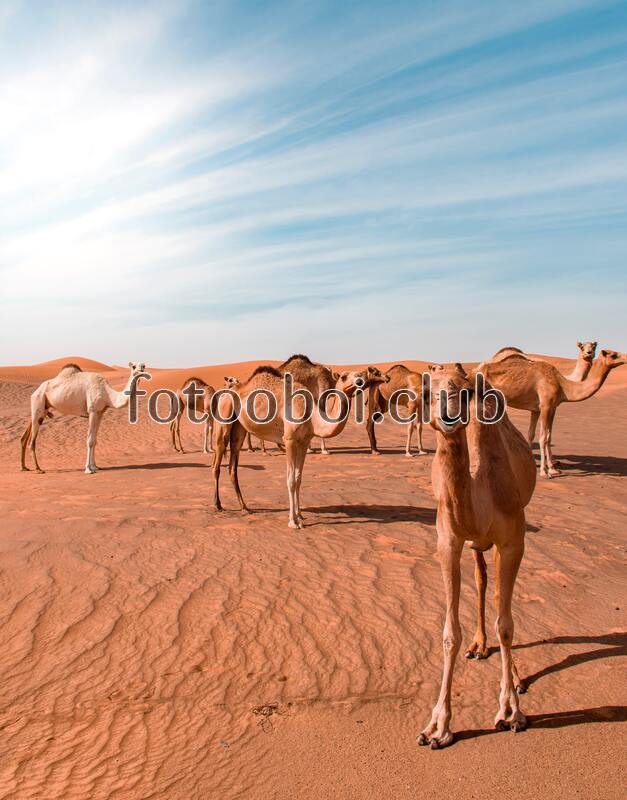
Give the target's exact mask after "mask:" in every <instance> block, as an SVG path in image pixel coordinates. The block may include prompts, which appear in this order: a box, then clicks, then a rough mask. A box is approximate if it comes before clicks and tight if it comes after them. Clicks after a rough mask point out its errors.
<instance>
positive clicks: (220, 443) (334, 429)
mask: <svg viewBox="0 0 627 800" xmlns="http://www.w3.org/2000/svg"><path fill="white" fill-rule="evenodd" d="M381 379H383V376H381ZM375 380H376V378H375V377H374V375H372V374H370V373H369V372H368V370H362V371H361V372H356V371H350V372H343V373H342V374H341V375H339V376H338V378H337V381H336V382H335V385H334V387H333V388H334V389H337V390H339V391H340V392H343V393H344V395H345V396H346V398H345V402H344V400H343V399H342V398H341V397H338V395H337V394H332V395H331V396H330V398H329V397H328V398H327V399H328V402H327V403H326V409H327V417H328V418H329V419H337V420H338V421H336V422H330V421H325V420H324V419H323V417H322V415H321V414H320V411H319V409H318V404H317V402H315V401H314V404H313V406H314V407H313V414H312V416H311V417H310V419H308V420H306V421H303V422H290V421H289V420H286V419H285V395H284V375H283V374H282V373H281V372H279V370H278V369H276V368H275V367H265V366H264V367H257V369H256V370H255V371H254V372H253V373H252V375H251V376H250V378H249V379H248V380H247V381H246V383H244V384H242V385H240V386H239V387H238V388H237V394H238V396H239V398H240V399H241V402H242V412H241V414H240V417H239V419H238V420H236V421H234V422H229V423H219V422H217V421H216V424H217V432H216V449H215V454H214V457H213V477H214V507H215V509H216V511H221V510H222V504H221V502H220V492H219V483H220V465H221V462H222V456H223V454H224V451H225V450H226V446H227V443H228V444H229V445H230V448H231V455H230V460H229V474H230V477H231V481H232V483H233V486H234V488H235V493H236V494H237V499H238V500H239V504H240V507H241V509H242V511H245V512H249V509H248V508H247V506H246V503H245V502H244V498H243V497H242V493H241V490H240V487H239V480H238V475H237V468H238V462H239V452H240V449H241V447H242V444H243V442H244V437H245V435H246V433H247V432H248V433H253V434H254V435H255V436H259V437H260V438H261V439H267V440H268V441H271V442H276V444H278V445H281V444H285V451H286V457H287V489H288V495H289V501H290V512H289V522H288V526H289V527H290V528H302V526H303V518H302V514H301V513H300V485H301V480H302V477H303V467H304V464H305V457H306V455H307V450H308V448H309V445H310V444H311V440H312V438H313V437H314V436H320V437H321V438H323V439H324V438H331V437H333V436H337V435H338V434H340V433H341V432H342V431H343V430H344V428H345V426H346V423H347V421H348V416H349V411H350V403H351V398H352V397H353V396H354V394H355V392H356V391H357V389H358V388H364V389H365V388H367V387H368V386H369V385H370V384H371V383H372V382H374V381H375ZM293 389H294V391H296V390H298V389H306V387H305V386H303V385H302V384H299V383H298V382H296V381H295V382H294V386H293ZM257 390H264V391H268V392H270V393H271V394H272V395H273V396H274V397H275V398H276V405H277V409H276V411H277V413H276V415H275V416H274V418H273V419H272V420H270V421H268V422H263V423H259V422H255V421H253V420H252V419H250V417H249V416H248V415H247V414H246V411H245V408H246V401H247V398H248V397H249V396H250V395H251V394H252V393H253V392H255V391H257ZM264 403H265V400H264V401H260V405H259V406H257V405H256V406H255V408H256V409H257V408H259V412H258V413H260V416H263V412H265V406H264ZM262 409H263V411H262ZM219 411H220V415H221V416H222V418H224V419H226V418H228V417H229V414H231V413H232V411H233V399H232V398H231V397H229V396H228V395H223V396H222V397H221V398H220V402H219ZM304 412H305V400H304V398H303V396H302V395H297V396H296V397H295V398H294V402H293V414H294V418H295V419H299V418H302V417H303V416H304Z"/></svg>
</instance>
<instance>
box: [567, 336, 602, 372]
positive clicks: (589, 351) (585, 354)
mask: <svg viewBox="0 0 627 800" xmlns="http://www.w3.org/2000/svg"><path fill="white" fill-rule="evenodd" d="M577 347H578V348H579V355H578V356H577V362H576V363H575V368H574V369H573V371H572V372H570V373H569V374H568V375H566V377H567V378H568V380H569V381H583V380H585V379H586V378H587V377H588V373H589V372H590V370H591V369H592V362H593V361H594V357H595V355H596V350H597V343H596V342H577Z"/></svg>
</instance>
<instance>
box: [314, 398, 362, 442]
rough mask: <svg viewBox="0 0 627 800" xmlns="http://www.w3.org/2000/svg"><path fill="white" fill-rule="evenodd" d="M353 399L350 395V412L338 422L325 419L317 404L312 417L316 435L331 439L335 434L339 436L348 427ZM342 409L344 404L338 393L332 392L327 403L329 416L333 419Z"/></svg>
mask: <svg viewBox="0 0 627 800" xmlns="http://www.w3.org/2000/svg"><path fill="white" fill-rule="evenodd" d="M352 399H353V398H352V395H349V396H348V413H347V414H346V416H345V417H344V419H341V420H339V421H338V422H327V421H325V420H324V419H323V418H322V416H321V415H320V411H319V410H318V407H317V405H316V407H315V408H314V413H313V417H312V422H313V429H314V435H315V436H320V437H322V438H323V439H331V438H332V437H333V436H338V435H339V434H340V433H342V431H343V430H344V428H345V427H346V423H347V422H348V418H349V416H350V409H351V403H352ZM341 410H342V404H341V400H340V398H339V397H338V396H337V395H336V394H332V395H331V397H330V399H329V402H328V403H327V404H326V415H327V417H329V419H331V420H333V419H335V418H336V417H337V416H338V415H339V414H340V413H341Z"/></svg>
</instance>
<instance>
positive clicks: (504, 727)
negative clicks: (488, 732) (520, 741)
mask: <svg viewBox="0 0 627 800" xmlns="http://www.w3.org/2000/svg"><path fill="white" fill-rule="evenodd" d="M494 727H495V728H496V729H497V731H508V730H509V727H510V726H509V723H508V722H507V720H505V719H498V720H497V721H496V722H495V723H494Z"/></svg>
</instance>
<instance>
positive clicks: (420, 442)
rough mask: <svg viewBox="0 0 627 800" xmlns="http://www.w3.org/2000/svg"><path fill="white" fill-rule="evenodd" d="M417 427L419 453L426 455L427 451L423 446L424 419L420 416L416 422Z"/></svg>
mask: <svg viewBox="0 0 627 800" xmlns="http://www.w3.org/2000/svg"><path fill="white" fill-rule="evenodd" d="M416 427H417V429H418V455H419V456H424V455H426V452H427V451H426V450H425V449H424V447H423V446H422V420H421V419H420V418H418V421H417V422H416Z"/></svg>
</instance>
